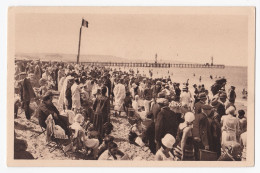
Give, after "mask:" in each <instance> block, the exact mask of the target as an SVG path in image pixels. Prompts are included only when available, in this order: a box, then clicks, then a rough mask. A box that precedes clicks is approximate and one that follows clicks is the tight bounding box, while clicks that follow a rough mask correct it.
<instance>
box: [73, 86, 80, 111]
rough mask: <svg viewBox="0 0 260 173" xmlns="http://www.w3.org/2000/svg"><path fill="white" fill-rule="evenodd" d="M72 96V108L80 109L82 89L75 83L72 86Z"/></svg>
mask: <svg viewBox="0 0 260 173" xmlns="http://www.w3.org/2000/svg"><path fill="white" fill-rule="evenodd" d="M71 94H72V108H74V109H80V107H81V104H80V87H79V85H78V84H76V83H74V84H73V85H72V86H71Z"/></svg>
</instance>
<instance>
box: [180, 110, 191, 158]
mask: <svg viewBox="0 0 260 173" xmlns="http://www.w3.org/2000/svg"><path fill="white" fill-rule="evenodd" d="M184 120H185V121H184V122H183V123H181V124H180V125H179V128H178V132H177V137H176V145H178V146H179V147H180V148H181V151H182V159H181V160H190V161H191V160H194V142H193V136H192V128H193V121H194V120H195V115H194V114H193V113H192V112H187V113H186V114H185V115H184Z"/></svg>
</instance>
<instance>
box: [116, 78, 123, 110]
mask: <svg viewBox="0 0 260 173" xmlns="http://www.w3.org/2000/svg"><path fill="white" fill-rule="evenodd" d="M114 95H115V108H114V109H115V110H116V111H122V110H123V104H124V99H125V97H126V91H125V86H124V85H123V84H120V83H119V84H117V85H116V86H115V88H114Z"/></svg>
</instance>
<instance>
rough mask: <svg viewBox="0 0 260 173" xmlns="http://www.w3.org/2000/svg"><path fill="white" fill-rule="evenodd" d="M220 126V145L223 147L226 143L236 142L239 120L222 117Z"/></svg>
mask: <svg viewBox="0 0 260 173" xmlns="http://www.w3.org/2000/svg"><path fill="white" fill-rule="evenodd" d="M221 124H222V141H221V145H225V144H226V142H227V141H236V142H237V134H238V133H239V120H238V118H236V117H234V116H233V115H230V114H229V115H224V116H222V118H221Z"/></svg>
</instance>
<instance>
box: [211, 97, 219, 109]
mask: <svg viewBox="0 0 260 173" xmlns="http://www.w3.org/2000/svg"><path fill="white" fill-rule="evenodd" d="M218 103H219V102H218V99H217V98H213V99H212V101H211V106H212V107H216V106H217V105H218Z"/></svg>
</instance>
